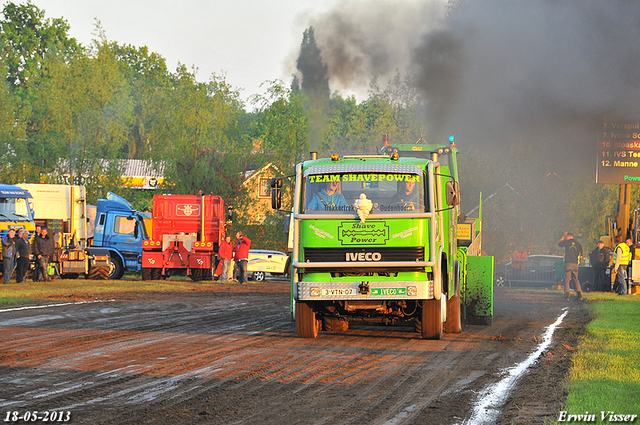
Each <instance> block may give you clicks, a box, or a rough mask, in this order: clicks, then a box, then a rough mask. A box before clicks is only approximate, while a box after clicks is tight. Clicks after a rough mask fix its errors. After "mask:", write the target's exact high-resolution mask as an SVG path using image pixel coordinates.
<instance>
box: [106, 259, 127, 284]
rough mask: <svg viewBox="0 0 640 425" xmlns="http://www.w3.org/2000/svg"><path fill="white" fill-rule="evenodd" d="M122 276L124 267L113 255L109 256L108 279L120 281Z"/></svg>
mask: <svg viewBox="0 0 640 425" xmlns="http://www.w3.org/2000/svg"><path fill="white" fill-rule="evenodd" d="M122 276H124V266H123V265H122V262H121V261H120V258H118V257H116V256H115V255H109V279H115V280H118V279H122Z"/></svg>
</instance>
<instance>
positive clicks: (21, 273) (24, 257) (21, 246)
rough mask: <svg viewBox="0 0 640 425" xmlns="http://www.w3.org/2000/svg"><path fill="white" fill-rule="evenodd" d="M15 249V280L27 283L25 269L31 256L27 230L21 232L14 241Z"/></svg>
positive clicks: (26, 269)
mask: <svg viewBox="0 0 640 425" xmlns="http://www.w3.org/2000/svg"><path fill="white" fill-rule="evenodd" d="M16 251H18V259H17V263H18V265H17V267H16V282H18V283H27V271H28V270H29V263H30V258H31V244H30V243H29V232H28V231H27V230H25V231H23V232H22V237H21V238H20V239H18V240H17V241H16Z"/></svg>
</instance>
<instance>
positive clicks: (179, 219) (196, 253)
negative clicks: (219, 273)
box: [142, 195, 225, 281]
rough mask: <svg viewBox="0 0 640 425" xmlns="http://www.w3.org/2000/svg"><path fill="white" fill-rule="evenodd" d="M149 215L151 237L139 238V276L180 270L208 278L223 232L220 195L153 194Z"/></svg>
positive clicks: (159, 275) (151, 276)
mask: <svg viewBox="0 0 640 425" xmlns="http://www.w3.org/2000/svg"><path fill="white" fill-rule="evenodd" d="M152 217H153V218H152V224H151V226H152V232H151V235H152V237H151V239H150V240H146V241H143V242H142V280H155V279H160V278H166V277H169V276H171V275H179V274H182V275H184V274H186V275H188V276H189V277H191V279H192V280H194V281H198V280H211V279H212V277H213V268H214V266H215V255H216V253H217V252H218V247H219V246H220V242H221V241H222V239H223V238H224V234H225V216H224V201H223V200H222V198H221V197H219V196H211V195H204V196H199V195H155V196H154V197H153V216H152Z"/></svg>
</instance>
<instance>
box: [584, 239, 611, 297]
mask: <svg viewBox="0 0 640 425" xmlns="http://www.w3.org/2000/svg"><path fill="white" fill-rule="evenodd" d="M589 260H590V261H591V267H593V281H594V285H593V286H594V288H593V289H594V291H605V292H609V291H611V282H610V280H611V279H607V273H606V271H607V267H608V266H609V261H610V260H611V253H610V252H609V248H607V247H605V246H604V242H603V241H598V247H597V248H596V249H594V250H593V251H591V253H590V255H589Z"/></svg>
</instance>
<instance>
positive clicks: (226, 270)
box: [218, 235, 233, 282]
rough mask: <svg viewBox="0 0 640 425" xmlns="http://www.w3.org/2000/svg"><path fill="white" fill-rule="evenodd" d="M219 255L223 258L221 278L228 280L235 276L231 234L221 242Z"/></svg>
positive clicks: (224, 280)
mask: <svg viewBox="0 0 640 425" xmlns="http://www.w3.org/2000/svg"><path fill="white" fill-rule="evenodd" d="M218 255H220V258H221V259H222V273H221V274H220V280H221V281H223V282H228V281H230V280H231V278H232V277H233V247H232V246H231V236H229V235H227V236H226V237H225V238H224V240H223V241H222V243H220V249H219V250H218Z"/></svg>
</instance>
